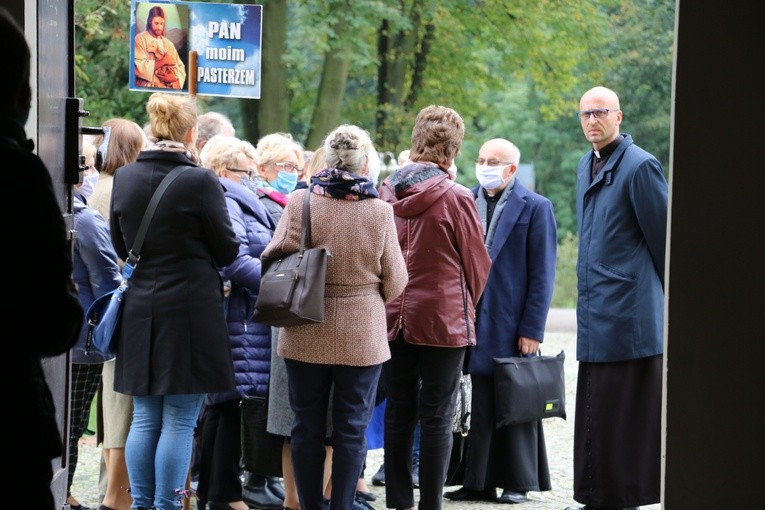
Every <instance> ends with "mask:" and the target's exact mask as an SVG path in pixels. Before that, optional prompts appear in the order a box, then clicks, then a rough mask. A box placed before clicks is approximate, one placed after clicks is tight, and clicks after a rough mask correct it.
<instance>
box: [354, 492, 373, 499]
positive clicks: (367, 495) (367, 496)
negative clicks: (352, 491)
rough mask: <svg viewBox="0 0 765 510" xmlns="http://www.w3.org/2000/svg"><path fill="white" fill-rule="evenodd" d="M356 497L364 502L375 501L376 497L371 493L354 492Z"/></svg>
mask: <svg viewBox="0 0 765 510" xmlns="http://www.w3.org/2000/svg"><path fill="white" fill-rule="evenodd" d="M356 495H357V496H358V497H360V498H361V499H363V500H364V501H375V500H376V499H377V496H375V495H374V494H372V493H371V492H364V491H356Z"/></svg>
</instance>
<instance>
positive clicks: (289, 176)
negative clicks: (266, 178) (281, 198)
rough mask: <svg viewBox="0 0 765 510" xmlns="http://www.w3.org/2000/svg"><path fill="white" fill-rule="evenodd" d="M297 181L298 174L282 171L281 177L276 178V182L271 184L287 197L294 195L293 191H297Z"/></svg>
mask: <svg viewBox="0 0 765 510" xmlns="http://www.w3.org/2000/svg"><path fill="white" fill-rule="evenodd" d="M297 181H298V176H297V174H296V173H292V172H283V171H280V172H279V175H278V176H277V177H276V180H275V181H274V182H272V183H270V184H271V186H272V187H273V188H274V189H275V190H276V191H278V192H279V193H284V194H285V195H287V194H289V193H292V191H293V190H294V189H295V186H297Z"/></svg>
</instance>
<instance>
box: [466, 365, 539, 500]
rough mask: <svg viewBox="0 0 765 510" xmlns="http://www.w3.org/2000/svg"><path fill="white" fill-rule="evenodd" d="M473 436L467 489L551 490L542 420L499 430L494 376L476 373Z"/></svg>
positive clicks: (468, 453) (469, 444) (469, 442)
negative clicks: (496, 424) (495, 405)
mask: <svg viewBox="0 0 765 510" xmlns="http://www.w3.org/2000/svg"><path fill="white" fill-rule="evenodd" d="M470 377H471V379H472V383H473V400H472V413H471V417H470V433H469V434H468V437H467V444H466V447H465V460H464V462H465V477H464V480H463V485H464V486H465V487H467V488H468V489H473V490H485V489H495V488H497V487H500V488H502V489H509V490H512V491H514V492H528V491H537V492H541V491H549V490H551V489H552V484H551V482H550V467H549V463H548V461H547V448H546V446H545V435H544V428H543V426H542V421H541V420H537V421H532V422H529V423H519V424H517V425H508V426H506V427H502V428H500V429H497V428H496V427H495V423H496V415H495V412H494V377H492V376H482V375H476V374H473V375H471V376H470Z"/></svg>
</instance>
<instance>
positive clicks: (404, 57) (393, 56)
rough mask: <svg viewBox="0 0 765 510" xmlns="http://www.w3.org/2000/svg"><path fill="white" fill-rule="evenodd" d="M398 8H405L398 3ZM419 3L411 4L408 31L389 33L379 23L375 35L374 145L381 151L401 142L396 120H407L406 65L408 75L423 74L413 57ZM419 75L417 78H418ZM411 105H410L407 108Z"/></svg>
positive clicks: (416, 41)
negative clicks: (375, 97)
mask: <svg viewBox="0 0 765 510" xmlns="http://www.w3.org/2000/svg"><path fill="white" fill-rule="evenodd" d="M401 8H402V9H404V8H405V6H404V5H403V4H402V5H401ZM422 9H423V4H422V1H420V0H415V1H414V2H412V7H411V11H410V13H409V19H410V21H411V24H412V28H411V29H409V30H406V31H403V30H400V31H398V32H396V33H395V34H392V35H391V34H390V24H389V23H387V22H383V24H382V25H381V26H380V30H379V35H378V54H379V55H380V60H381V65H380V69H379V71H378V79H377V83H378V86H377V115H376V121H377V126H376V128H377V129H376V136H375V145H376V146H377V147H380V148H383V149H386V148H387V149H389V148H395V147H398V146H399V145H400V143H401V134H402V132H404V130H402V127H403V126H402V125H401V124H400V121H399V122H397V121H396V119H402V118H408V117H409V116H408V115H406V114H405V109H406V108H407V105H405V104H404V97H405V95H408V96H411V95H412V93H413V91H412V90H411V89H410V90H409V93H408V94H406V86H407V74H408V72H409V71H410V66H414V70H412V75H413V77H414V78H417V77H418V74H417V73H422V72H423V71H424V62H422V63H418V62H417V61H416V57H419V56H420V52H419V51H418V47H419V43H418V40H419V28H420V25H421V22H422ZM420 76H421V75H420ZM409 106H411V105H409Z"/></svg>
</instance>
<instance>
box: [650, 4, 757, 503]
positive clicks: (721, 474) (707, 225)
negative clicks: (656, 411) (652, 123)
mask: <svg viewBox="0 0 765 510" xmlns="http://www.w3.org/2000/svg"><path fill="white" fill-rule="evenodd" d="M758 6H761V4H760V3H759V2H754V1H736V2H730V3H720V2H713V1H711V0H696V1H694V2H679V1H678V13H679V22H678V25H677V32H676V41H677V43H676V47H677V54H676V57H677V58H676V69H675V76H674V80H675V82H674V86H675V91H674V112H673V113H674V114H673V117H674V127H673V137H674V138H673V141H672V150H673V152H672V155H671V163H670V167H671V173H670V238H669V268H668V269H669V279H668V288H667V291H668V292H667V310H668V315H667V317H668V318H667V324H668V328H667V346H666V350H665V360H666V364H667V372H666V391H665V395H666V429H665V433H666V436H665V437H666V449H665V455H666V456H665V470H666V473H665V495H664V499H663V503H664V508H667V509H671V510H675V509H677V510H683V509H707V508H710V509H712V508H714V509H720V508H724V509H738V508H763V505H765V504H764V503H762V500H763V497H764V496H765V495H763V494H762V490H761V486H760V483H762V481H763V477H764V476H765V468H763V463H764V462H765V418H763V416H765V413H764V412H763V409H762V408H763V404H764V403H765V367H764V366H763V350H764V349H763V343H765V319H764V318H765V299H764V298H763V296H765V256H764V255H765V225H763V223H764V222H765V179H763V172H765V168H764V167H765V164H764V163H763V161H765V154H763V146H764V145H765V144H763V141H765V136H764V134H763V128H762V122H763V120H764V119H765V99H763V94H764V93H765V82H763V78H762V75H763V64H765V44H764V43H763V33H764V32H763V28H762V22H761V19H760V18H759V17H758V16H755V15H753V13H754V12H759V11H758V9H757V8H758Z"/></svg>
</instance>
